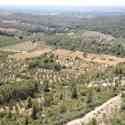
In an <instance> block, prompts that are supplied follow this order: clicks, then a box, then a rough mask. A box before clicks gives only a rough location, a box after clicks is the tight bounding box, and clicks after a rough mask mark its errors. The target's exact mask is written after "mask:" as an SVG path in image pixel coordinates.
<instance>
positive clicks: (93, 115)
mask: <svg viewBox="0 0 125 125" xmlns="http://www.w3.org/2000/svg"><path fill="white" fill-rule="evenodd" d="M121 101H122V100H121V94H120V95H118V96H116V97H113V98H112V99H110V100H108V101H107V102H105V103H104V104H103V105H101V106H100V107H97V108H96V109H95V110H93V111H91V112H89V113H88V114H86V115H85V116H84V117H83V118H80V119H76V120H73V121H71V122H68V123H67V124H66V125H83V124H84V125H86V124H88V123H89V122H91V121H92V120H93V119H96V121H97V124H98V125H102V124H103V125H108V124H107V123H108V122H109V121H110V119H111V118H112V117H113V114H116V113H118V112H119V111H120V108H121ZM105 122H106V123H105Z"/></svg>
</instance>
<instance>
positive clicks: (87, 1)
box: [0, 0, 125, 6]
mask: <svg viewBox="0 0 125 125" xmlns="http://www.w3.org/2000/svg"><path fill="white" fill-rule="evenodd" d="M0 5H68V6H69V5H70V6H125V0H0Z"/></svg>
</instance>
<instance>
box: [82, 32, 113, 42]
mask: <svg viewBox="0 0 125 125" xmlns="http://www.w3.org/2000/svg"><path fill="white" fill-rule="evenodd" d="M82 38H83V41H87V42H103V41H105V42H110V41H113V40H114V39H115V38H114V37H113V36H111V35H108V34H104V33H100V32H95V31H86V32H84V33H83V34H82Z"/></svg>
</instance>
